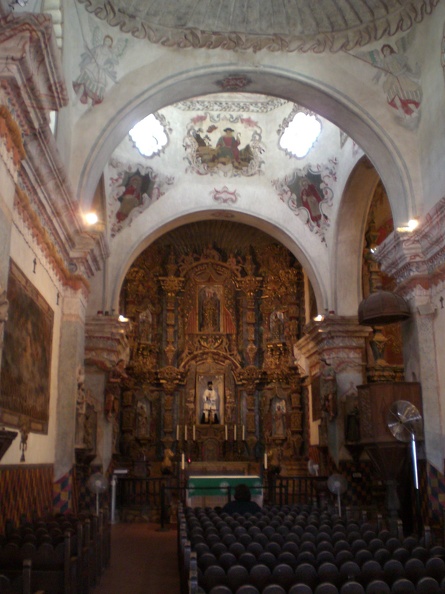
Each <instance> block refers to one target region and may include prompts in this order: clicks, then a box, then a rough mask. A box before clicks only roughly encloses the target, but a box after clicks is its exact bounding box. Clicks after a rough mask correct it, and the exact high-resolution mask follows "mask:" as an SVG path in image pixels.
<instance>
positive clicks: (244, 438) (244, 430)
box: [243, 425, 246, 441]
mask: <svg viewBox="0 0 445 594" xmlns="http://www.w3.org/2000/svg"><path fill="white" fill-rule="evenodd" d="M245 440H246V426H245V425H243V441H245Z"/></svg>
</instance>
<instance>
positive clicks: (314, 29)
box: [0, 0, 445, 594]
mask: <svg viewBox="0 0 445 594" xmlns="http://www.w3.org/2000/svg"><path fill="white" fill-rule="evenodd" d="M444 104H445V4H444V2H443V0H442V1H441V0H399V1H398V2H391V1H390V0H380V1H379V2H377V1H374V0H358V1H357V2H354V3H350V2H348V1H347V0H338V1H337V2H335V3H333V2H331V1H330V0H322V1H321V2H317V3H314V2H310V1H309V0H291V1H290V2H278V1H277V2H266V1H263V0H258V2H256V3H252V2H250V3H249V2H244V1H242V0H232V1H231V2H210V1H208V0H181V1H178V0H164V1H163V2H160V1H159V0H151V1H150V2H144V1H143V0H132V1H131V2H129V1H127V0H71V1H70V0H0V179H1V181H2V183H1V184H0V237H1V242H0V255H1V258H0V501H1V506H0V534H3V533H5V534H6V533H7V532H8V530H11V526H12V525H15V526H19V525H20V523H23V522H24V521H27V520H25V519H26V518H28V519H29V522H31V519H32V518H33V519H35V518H43V517H49V516H53V517H58V518H59V519H60V518H62V517H65V518H66V521H68V518H71V521H72V522H74V521H75V520H74V518H78V517H81V516H82V514H91V518H90V519H91V521H92V524H91V528H92V533H94V526H96V528H95V529H97V531H98V532H100V530H99V526H102V528H103V529H104V530H105V528H104V526H105V525H107V526H108V528H109V529H110V530H111V531H112V530H114V528H115V525H118V524H121V523H140V524H143V523H159V522H160V523H161V524H163V523H164V522H167V523H173V524H174V525H175V526H177V529H178V535H180V534H181V532H184V534H186V537H185V536H184V539H181V538H179V537H178V542H179V555H180V566H181V568H182V574H181V576H182V578H183V582H184V583H185V584H187V585H186V586H184V583H183V584H182V586H181V591H184V592H189V591H190V592H201V591H202V592H210V590H211V587H210V586H208V587H207V586H206V584H207V585H208V584H210V581H207V582H206V580H205V579H204V577H203V576H204V571H203V567H204V565H203V564H204V561H203V560H202V563H201V565H199V563H198V566H197V567H194V566H193V559H194V560H195V562H196V557H198V561H199V558H200V557H199V547H198V551H196V550H194V549H193V547H194V546H195V545H196V544H197V543H198V542H200V539H199V538H198V539H197V540H196V539H195V541H196V542H195V543H194V541H193V534H192V533H193V527H195V528H196V526H197V525H198V524H199V523H201V524H202V525H203V526H204V524H205V522H207V523H208V522H213V523H214V524H215V523H217V519H215V516H212V514H213V513H214V511H212V510H214V509H216V510H218V509H219V512H218V513H219V514H220V508H221V507H222V506H223V505H224V501H225V500H227V497H229V498H230V497H231V493H232V490H233V487H234V485H235V484H237V483H239V482H240V481H241V482H243V483H246V484H247V483H249V481H250V480H251V481H253V482H252V483H251V484H252V485H253V492H254V493H256V492H257V491H258V493H261V496H260V501H261V504H262V505H264V509H265V510H266V509H267V510H268V513H269V516H268V517H269V520H270V519H271V518H272V516H274V517H275V520H276V521H277V522H278V521H279V522H280V523H283V522H284V520H283V522H282V521H281V519H280V518H281V516H280V514H283V517H284V515H285V514H287V516H288V520H289V517H290V516H291V515H292V514H294V520H295V521H297V520H296V519H295V518H297V517H298V518H300V520H301V514H303V515H304V514H306V515H305V520H304V521H305V522H306V523H307V521H308V518H311V517H312V519H313V520H314V522H313V523H315V519H316V520H317V522H318V525H320V524H323V522H324V524H328V523H329V522H331V521H332V525H331V529H332V528H333V526H334V519H333V518H334V516H335V514H337V516H336V517H337V519H339V518H340V519H341V518H342V517H343V519H344V521H345V522H346V519H348V520H351V522H357V526H358V525H359V522H361V523H362V524H360V525H364V526H365V525H366V526H368V528H369V525H368V524H369V522H371V521H375V522H376V526H377V524H379V525H380V524H382V522H383V524H384V525H385V527H386V528H385V529H387V530H388V531H389V533H391V536H392V537H394V535H396V536H397V537H398V538H399V540H400V542H402V541H403V538H408V537H409V536H410V535H412V534H414V533H415V534H417V535H420V534H422V535H423V536H422V539H423V540H420V541H419V542H421V543H422V546H424V547H426V546H427V544H426V543H427V541H428V542H429V543H430V545H431V543H432V542H434V543H435V545H436V546H437V547H439V546H440V545H444V544H445V543H444V535H445V522H444V518H445V516H444V506H445V475H444V473H445V468H444V459H445V406H442V388H444V390H445V368H444V367H443V366H442V364H441V361H442V356H443V355H445V339H444V336H445V331H444V330H445V313H444V312H445V309H444V298H445V295H444V294H445V286H444V276H443V275H444V270H445V233H444V228H445V227H444V224H445V191H444V188H445V167H444V166H443V138H444V137H445V110H444ZM433 182H434V183H433ZM216 478H218V480H219V483H218V484H221V485H222V490H221V488H220V490H219V491H218V496H216V495H215V488H213V489H212V487H209V486H208V485H209V484H211V482H210V483H209V482H208V481H211V480H212V479H216ZM206 481H207V482H206ZM231 481H232V482H231ZM233 481H234V482H233ZM200 483H201V484H202V485H207V487H205V486H204V487H202V490H201V492H200V487H199V484H200ZM206 489H208V492H206ZM216 490H217V489H216ZM283 506H284V508H285V513H284V512H283V509H284V508H283ZM295 506H300V507H298V510H297V511H296V508H295ZM301 506H303V507H301ZM304 506H306V507H304ZM99 508H100V513H99ZM193 510H195V511H193ZM200 510H201V511H200ZM203 510H205V511H203ZM271 510H272V511H271ZM305 510H306V511H305ZM328 512H329V514H330V515H329V516H328V515H325V516H323V513H325V514H328ZM193 514H195V515H193ZM199 514H201V515H199ZM203 514H205V518H204V515H203ZM310 514H312V516H311V515H310ZM315 516H316V518H315ZM351 518H354V519H353V520H352V519H351ZM364 518H366V520H365V519H364ZM223 519H224V518H223ZM220 520H221V516H218V521H220ZM269 520H268V521H267V522H269ZM294 520H293V521H294ZM289 521H290V520H289ZM301 521H303V520H301ZM94 522H97V525H96V524H94ZM240 523H241V524H242V522H240ZM250 523H251V524H252V521H251V522H250ZM229 524H230V522H229ZM302 525H303V524H302ZM314 525H315V524H314ZM345 525H346V524H345ZM73 526H74V524H73ZM277 526H278V524H277ZM425 527H427V529H426V528H425ZM289 528H290V525H289V526H287V527H286V528H285V527H284V526H283V531H282V535H283V534H284V532H285V530H288V531H289ZM380 528H381V526H380ZM88 530H89V528H88ZM277 530H278V528H277ZM376 530H377V529H376ZM382 530H383V529H382ZM425 530H426V531H425ZM389 533H388V534H389ZM107 534H108V536H109V532H107ZM376 534H377V531H376ZM378 534H380V532H379V533H378ZM426 535H428V538H427V536H426ZM195 536H196V534H195ZM82 538H83V537H82ZM298 538H300V540H301V538H302V537H301V535H298ZM419 539H420V536H419ZM5 542H6V541H5ZM106 542H107V541H106V538H105V537H104V540H103V543H102V544H103V549H104V550H102V557H101V558H102V562H103V563H102V565H101V562H100V560H99V561H97V567H100V568H101V570H102V569H103V568H104V567H105V565H106V561H107V559H109V556H107V550H108V549H107V546H108V545H107V544H106ZM190 542H191V543H192V544H191V546H192V549H191V557H192V563H191V562H190V554H189V553H190V551H189V553H187V546H190ZM104 543H105V544H104ZM185 543H188V544H185ZM418 544H419V543H418ZM300 545H301V542H300ZM3 546H4V542H3V541H2V545H1V546H0V574H1V573H3V569H4V566H3V563H4V562H5V558H6V557H5V555H6V553H5V554H3V553H2V547H3ZM206 546H207V545H206ZM419 546H420V544H419ZM184 547H185V548H184ZM300 548H301V547H300ZM365 548H368V549H369V547H365ZM104 551H105V552H104ZM207 552H209V551H208V550H207ZM288 552H289V551H288ZM442 553H443V551H441V550H440V551H439V548H438V549H437V550H436V556H438V557H443V558H442V561H445V555H443V554H442ZM36 558H37V557H36ZM98 558H99V557H98ZM424 561H425V564H426V558H425V559H424ZM36 563H37V564H38V561H36ZM84 565H85V564H84ZM294 570H295V571H294ZM85 571H86V572H87V573H88V571H87V569H85ZM105 571H107V570H105ZM293 571H294V573H295V572H296V571H297V569H296V568H295V567H293ZM30 572H31V576H32V575H33V569H32V567H31V569H30ZM77 573H78V574H79V575H80V574H81V573H82V572H80V571H79V570H78V571H77ZM99 573H100V571H99ZM439 573H440V572H439ZM439 573H437V572H436V578H437V579H436V581H437V584H439V585H440V582H441V579H442V578H445V563H444V571H443V575H442V574H440V576H439ZM37 574H38V571H36V572H35V575H36V576H37ZM293 575H294V574H293ZM404 575H405V574H404ZM428 575H429V574H428ZM190 576H192V578H190ZM90 577H91V576H90ZM405 577H406V576H405ZM424 577H425V576H424ZM430 577H432V578H433V577H434V576H430ZM439 577H440V579H439ZM195 578H196V579H195ZM36 579H37V578H36ZM73 579H74V578H73ZM209 579H210V578H209ZM277 579H278V578H277ZM339 579H340V578H338V576H337V578H336V580H337V581H336V583H335V585H334V587H335V588H337V589H336V590H335V591H336V592H337V591H338V592H340V581H339ZM226 581H227V580H226ZM269 581H270V580H269ZM294 581H295V580H294ZM358 581H359V580H358ZM68 582H69V580H66V579H65V583H64V586H63V587H62V586H54V584H53V585H51V586H47V589H46V590H45V588H44V587H41V590H42V591H46V592H47V594H48V593H49V594H53V593H54V594H56V593H57V592H68V593H70V592H71V593H74V592H79V593H80V592H82V593H83V594H85V593H86V592H88V591H89V589H90V588H91V587H92V586H94V583H95V582H94V580H93V581H91V580H90V581H89V578H88V576H87V577H85V575H83V577H82V578H80V577H79V578H78V579H77V582H76V579H74V582H73V583H72V584H69V583H68ZM31 583H33V582H32V577H31ZM36 583H37V582H36ZM39 583H40V582H39ZM42 583H44V582H42ZM346 583H347V581H345V584H346ZM73 584H74V585H73ZM249 584H250V587H252V588H254V587H256V588H257V589H256V591H257V592H262V591H263V592H265V594H268V591H267V590H266V589H265V588H266V586H264V588H263V589H261V588H260V585H259V582H258V584H256V585H254V584H253V583H250V582H249ZM283 584H284V581H283ZM333 584H334V582H333ZM238 585H239V588H238V587H237V588H236V589H235V586H233V585H232V589H231V590H230V588H229V590H228V591H229V592H230V591H232V592H237V591H238V590H239V592H240V594H242V593H243V592H244V594H253V592H255V590H248V589H245V590H242V589H240V588H241V587H242V586H243V584H242V583H241V582H239V584H238ZM244 585H246V586H247V585H248V584H244ZM263 585H264V584H263ZM269 585H273V584H269ZM276 585H277V584H275V586H276ZM307 585H308V587H310V588H312V589H311V590H310V591H312V590H313V591H315V585H314V583H312V585H310V584H309V583H308V584H307ZM444 585H445V582H444V584H442V587H443V586H444ZM215 587H216V586H215ZM218 587H221V588H222V585H218ZM224 587H226V588H228V586H227V583H225V586H224ZM280 587H283V588H284V590H283V591H284V592H287V591H289V592H291V591H292V590H291V582H287V587H285V586H284V585H282V586H280ZM342 587H343V586H342ZM380 587H382V586H381V584H380ZM400 587H402V586H400ZM405 587H406V585H405ZM422 587H423V586H422ZM426 587H429V588H432V586H431V583H430V585H429V586H428V585H427V586H426ZM438 587H439V586H438ZM51 588H53V589H51ZM362 588H363V592H365V586H364V585H362ZM0 591H2V590H0ZM18 591H22V590H18ZM23 591H25V590H23ZM29 591H31V590H29ZM33 591H34V590H33ZM226 591H227V590H223V589H221V590H215V592H213V590H212V593H213V594H218V593H219V594H224V593H225V592H226ZM307 591H309V590H307ZM356 591H357V592H359V591H360V590H353V589H350V590H346V589H345V590H344V592H345V593H346V592H351V593H352V592H356ZM371 591H374V590H371V589H370V590H369V592H371ZM375 591H376V592H377V591H378V592H384V591H386V590H384V589H380V590H379V589H376V590H375ZM388 591H389V590H388ZM392 591H394V592H395V591H400V592H411V590H409V589H405V590H403V589H400V590H394V589H393V590H392ZM413 591H425V592H435V591H436V590H434V589H429V590H420V589H417V590H413ZM437 591H439V590H437ZM441 591H442V590H441ZM274 592H276V593H279V592H281V591H280V590H272V589H270V592H269V594H273V593H274ZM296 592H302V593H303V594H304V593H305V592H306V590H304V589H301V590H295V593H296ZM321 592H322V590H320V593H321ZM323 592H326V593H328V594H329V592H334V590H328V589H326V590H323ZM341 592H343V590H341ZM366 592H368V590H366ZM292 594H294V591H292Z"/></svg>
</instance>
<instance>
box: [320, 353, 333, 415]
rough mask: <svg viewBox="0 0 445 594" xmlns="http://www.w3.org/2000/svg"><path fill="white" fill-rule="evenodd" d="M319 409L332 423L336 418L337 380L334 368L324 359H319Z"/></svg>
mask: <svg viewBox="0 0 445 594" xmlns="http://www.w3.org/2000/svg"><path fill="white" fill-rule="evenodd" d="M321 362H322V370H321V383H320V396H321V409H322V411H323V412H324V413H325V414H326V416H327V417H328V419H329V421H332V420H333V419H335V417H336V416H337V380H336V373H335V369H334V367H333V366H332V365H331V364H330V363H328V361H327V360H326V359H321Z"/></svg>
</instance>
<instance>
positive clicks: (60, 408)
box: [54, 290, 86, 481]
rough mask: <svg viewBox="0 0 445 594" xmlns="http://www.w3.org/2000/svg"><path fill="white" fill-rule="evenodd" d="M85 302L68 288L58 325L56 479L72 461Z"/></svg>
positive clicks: (68, 468) (82, 350) (81, 358)
mask: <svg viewBox="0 0 445 594" xmlns="http://www.w3.org/2000/svg"><path fill="white" fill-rule="evenodd" d="M85 305H86V304H85V300H83V299H82V298H81V297H80V295H79V293H77V292H74V291H72V290H67V294H66V295H64V297H63V312H62V320H61V325H60V349H59V370H58V398H57V413H56V414H57V424H56V426H57V432H56V441H55V457H54V480H55V481H57V480H58V479H59V478H61V477H62V476H64V475H65V474H67V473H68V472H69V471H70V470H71V468H72V466H73V463H74V442H75V433H76V402H77V396H78V392H77V378H78V369H79V366H82V364H83V353H84V323H85Z"/></svg>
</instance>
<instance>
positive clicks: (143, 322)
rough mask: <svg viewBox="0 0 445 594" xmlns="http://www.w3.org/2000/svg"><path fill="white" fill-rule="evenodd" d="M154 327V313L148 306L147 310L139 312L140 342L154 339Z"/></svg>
mask: <svg viewBox="0 0 445 594" xmlns="http://www.w3.org/2000/svg"><path fill="white" fill-rule="evenodd" d="M152 327H153V315H152V313H151V311H150V309H149V308H148V307H147V309H146V310H144V311H143V312H141V313H140V314H139V325H138V335H139V336H138V338H139V342H142V343H150V342H151V341H152Z"/></svg>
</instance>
